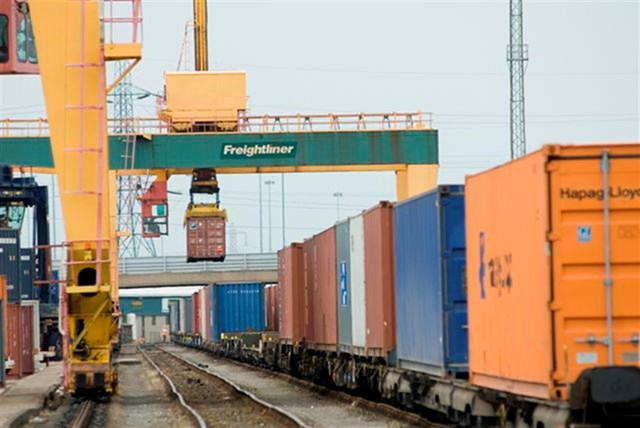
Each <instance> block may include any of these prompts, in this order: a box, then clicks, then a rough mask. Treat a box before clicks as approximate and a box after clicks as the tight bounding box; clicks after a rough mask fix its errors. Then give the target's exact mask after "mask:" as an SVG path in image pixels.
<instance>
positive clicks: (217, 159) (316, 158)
mask: <svg viewBox="0 0 640 428" xmlns="http://www.w3.org/2000/svg"><path fill="white" fill-rule="evenodd" d="M124 145H125V137H124V136H121V135H117V136H116V135H111V136H110V137H109V168H110V169H111V170H122V169H123V168H124V159H123V158H122V153H124ZM135 151H136V153H135V165H134V168H135V169H137V170H143V169H155V170H163V169H165V170H169V169H191V168H199V167H211V166H214V167H216V168H234V167H237V168H243V167H250V168H251V167H255V168H260V167H323V166H326V167H341V166H342V167H348V166H354V167H365V166H367V165H379V166H385V165H388V166H389V169H393V167H392V165H399V164H403V165H426V164H429V165H437V164H438V132H437V130H433V129H412V130H385V131H348V132H347V131H338V132H331V131H327V132H297V133H296V132H291V133H284V132H283V133H212V134H179V133H178V134H157V135H151V136H142V135H139V136H137V143H136V150H135ZM0 164H9V165H13V166H22V167H34V168H52V167H53V158H52V155H51V146H50V142H49V138H48V137H0Z"/></svg>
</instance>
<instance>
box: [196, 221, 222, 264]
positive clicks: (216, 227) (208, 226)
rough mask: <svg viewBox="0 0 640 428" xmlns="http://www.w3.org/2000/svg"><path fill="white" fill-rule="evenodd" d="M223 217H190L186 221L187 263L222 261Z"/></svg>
mask: <svg viewBox="0 0 640 428" xmlns="http://www.w3.org/2000/svg"><path fill="white" fill-rule="evenodd" d="M225 222H226V220H225V219H224V217H192V218H189V219H188V220H187V262H198V261H206V260H210V261H216V262H221V261H224V258H225V254H226V253H225Z"/></svg>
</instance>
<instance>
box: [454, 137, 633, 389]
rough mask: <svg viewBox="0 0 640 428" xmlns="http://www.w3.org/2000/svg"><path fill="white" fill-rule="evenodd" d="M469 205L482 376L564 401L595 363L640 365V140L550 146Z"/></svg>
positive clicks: (473, 337) (484, 177)
mask: <svg viewBox="0 0 640 428" xmlns="http://www.w3.org/2000/svg"><path fill="white" fill-rule="evenodd" d="M465 201H466V223H467V224H466V227H467V278H468V302H469V354H470V355H469V362H470V371H471V382H472V383H473V384H475V385H478V386H483V387H488V388H493V389H497V390H503V391H509V392H512V393H514V394H520V395H524V396H530V397H537V398H541V399H559V400H565V399H567V395H568V392H567V383H569V384H573V383H574V382H575V381H576V380H577V379H578V378H579V376H580V374H581V373H583V371H584V370H585V369H589V368H593V367H602V366H609V365H616V366H631V367H636V368H637V367H640V358H639V350H638V335H639V334H640V144H611V145H589V146H586V145H582V146H558V145H550V146H545V147H544V148H543V149H541V150H539V151H536V152H534V153H531V154H529V155H527V156H525V157H523V158H521V159H518V160H515V161H513V162H510V163H508V164H505V165H502V166H500V167H497V168H494V169H492V170H489V171H486V172H483V173H480V174H477V175H474V176H469V177H467V180H466V197H465ZM608 284H610V285H608ZM609 297H610V300H609ZM601 370H607V369H601ZM609 373H612V372H611V371H610V372H609ZM618 373H619V372H618ZM615 376H618V375H615ZM599 378H600V379H603V377H602V376H601V377H599ZM604 378H606V377H604ZM634 378H635V379H636V380H637V377H634V376H631V377H628V376H621V377H619V379H620V381H621V382H627V380H629V381H631V380H633V379H634ZM609 379H611V376H609ZM591 387H592V388H593V387H594V386H593V385H592V386H591ZM631 388H637V386H631Z"/></svg>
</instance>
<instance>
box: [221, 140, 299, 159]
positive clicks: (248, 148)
mask: <svg viewBox="0 0 640 428" xmlns="http://www.w3.org/2000/svg"><path fill="white" fill-rule="evenodd" d="M295 156H296V143H257V144H238V143H236V144H223V145H222V154H221V156H220V157H221V158H223V159H224V158H226V159H246V158H293V157H295Z"/></svg>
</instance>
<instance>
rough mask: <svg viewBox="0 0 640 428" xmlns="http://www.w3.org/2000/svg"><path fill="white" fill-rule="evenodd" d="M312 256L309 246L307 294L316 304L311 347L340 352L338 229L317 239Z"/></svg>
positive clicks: (314, 239)
mask: <svg viewBox="0 0 640 428" xmlns="http://www.w3.org/2000/svg"><path fill="white" fill-rule="evenodd" d="M312 240H313V241H314V245H313V248H312V251H311V252H307V251H306V250H307V246H306V245H305V259H306V267H307V280H308V281H309V284H310V285H311V286H310V287H308V288H307V292H310V293H311V294H312V297H311V298H309V300H310V301H312V302H313V336H310V337H309V345H310V347H312V348H314V349H319V350H323V351H330V352H335V351H337V349H338V344H337V342H338V308H337V298H338V297H337V274H336V229H335V227H332V228H330V229H327V230H325V231H324V232H322V233H320V234H318V235H315V236H314V237H313V238H312Z"/></svg>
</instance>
